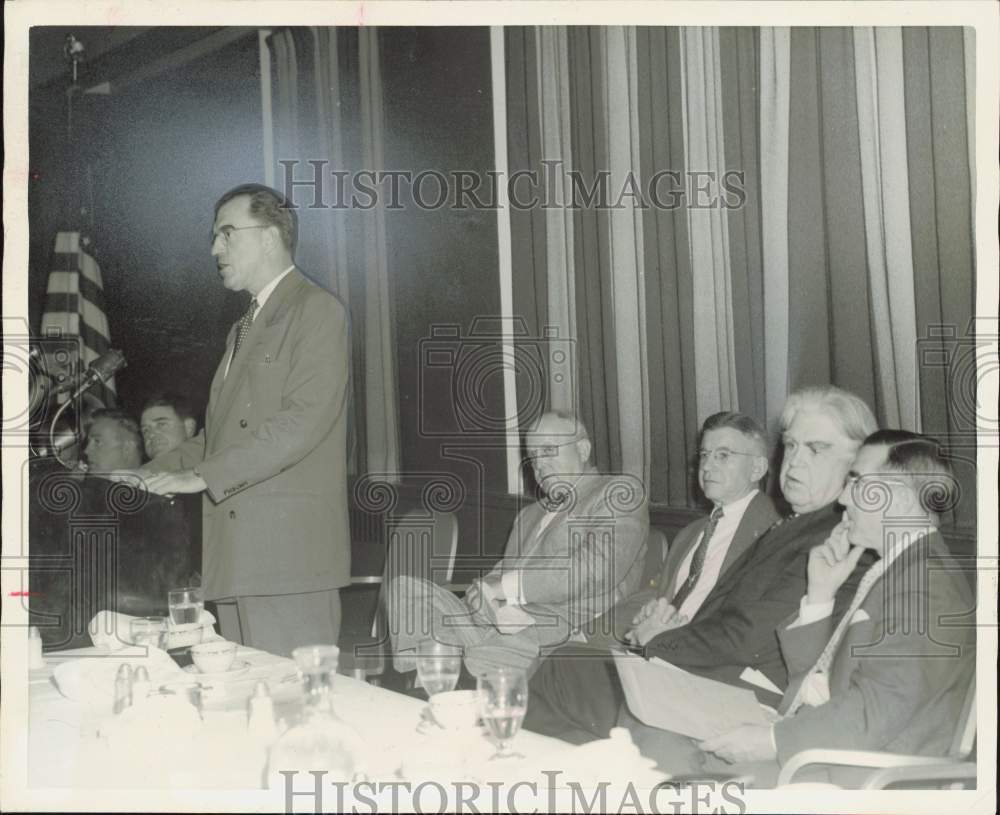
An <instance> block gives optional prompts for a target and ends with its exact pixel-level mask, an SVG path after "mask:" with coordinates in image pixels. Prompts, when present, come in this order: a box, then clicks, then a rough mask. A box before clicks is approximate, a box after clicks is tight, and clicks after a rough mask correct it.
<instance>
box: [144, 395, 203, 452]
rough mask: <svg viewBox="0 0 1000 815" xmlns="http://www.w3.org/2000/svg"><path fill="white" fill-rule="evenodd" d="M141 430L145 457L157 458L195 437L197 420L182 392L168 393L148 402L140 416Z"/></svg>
mask: <svg viewBox="0 0 1000 815" xmlns="http://www.w3.org/2000/svg"><path fill="white" fill-rule="evenodd" d="M139 427H140V429H141V430H142V443H143V446H144V447H145V449H146V456H147V457H148V458H149V459H155V458H158V457H160V456H163V455H166V454H167V453H170V452H172V451H174V450H176V449H177V448H178V447H180V445H182V444H183V443H184V442H186V441H187V440H188V439H192V438H194V436H195V434H196V433H197V432H198V420H197V419H196V418H195V415H194V409H193V408H192V407H191V402H190V400H189V399H187V398H186V397H184V396H182V395H181V394H179V393H172V392H165V393H160V394H156V395H155V396H152V397H151V398H149V399H147V400H146V404H144V405H143V407H142V413H140V414H139ZM178 469H181V468H180V467H178Z"/></svg>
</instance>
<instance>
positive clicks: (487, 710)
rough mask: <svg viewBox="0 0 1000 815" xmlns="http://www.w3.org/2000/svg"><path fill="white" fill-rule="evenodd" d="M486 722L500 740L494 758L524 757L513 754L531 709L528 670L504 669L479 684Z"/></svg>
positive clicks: (480, 707) (494, 735)
mask: <svg viewBox="0 0 1000 815" xmlns="http://www.w3.org/2000/svg"><path fill="white" fill-rule="evenodd" d="M476 687H477V690H478V692H479V710H480V715H481V716H482V718H483V723H484V724H485V725H486V727H487V728H489V731H490V733H491V734H492V735H493V738H494V739H496V741H497V751H496V753H495V754H494V755H493V756H492V758H494V759H497V758H524V756H522V755H521V754H520V753H512V752H510V743H511V742H512V741H513V740H514V737H515V736H516V735H517V733H518V731H519V730H520V729H521V722H522V721H523V720H524V714H525V711H526V710H527V709H528V678H527V677H526V676H525V675H524V671H518V670H514V669H500V670H497V671H494V672H491V673H487V674H483V675H482V676H480V677H479V678H478V679H477V681H476Z"/></svg>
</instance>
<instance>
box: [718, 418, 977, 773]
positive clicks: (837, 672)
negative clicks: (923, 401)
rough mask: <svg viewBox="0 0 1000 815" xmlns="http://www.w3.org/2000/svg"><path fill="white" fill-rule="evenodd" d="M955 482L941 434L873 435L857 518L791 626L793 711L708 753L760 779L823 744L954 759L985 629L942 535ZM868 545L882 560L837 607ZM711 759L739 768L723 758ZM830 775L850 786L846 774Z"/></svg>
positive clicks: (857, 495) (812, 579)
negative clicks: (976, 622) (979, 629)
mask: <svg viewBox="0 0 1000 815" xmlns="http://www.w3.org/2000/svg"><path fill="white" fill-rule="evenodd" d="M954 483H955V482H954V478H953V477H952V475H951V469H950V467H949V465H948V463H947V461H945V459H944V458H943V457H942V455H941V452H940V449H939V446H938V443H937V442H936V441H935V440H934V439H931V438H928V437H926V436H920V435H917V434H915V433H909V432H906V431H902V430H881V431H878V432H877V433H874V434H872V435H871V436H869V437H868V439H866V440H865V443H864V446H863V447H862V448H861V450H860V451H859V452H858V455H857V458H856V459H855V460H854V463H853V465H852V466H851V470H850V473H849V474H848V477H847V479H846V483H845V485H844V489H843V492H842V493H841V496H840V502H841V503H842V504H843V505H844V507H846V511H845V513H844V519H843V521H842V522H841V523H840V524H838V526H837V528H836V529H834V531H833V533H832V534H831V535H830V537H829V538H828V539H827V541H826V542H825V543H823V544H822V545H820V546H817V547H816V548H814V549H813V550H812V551H811V552H810V554H809V562H808V575H809V576H808V588H807V590H806V592H805V594H804V595H803V597H802V598H801V602H800V606H799V608H798V610H797V611H795V612H793V613H792V614H790V615H789V617H788V618H787V619H785V620H783V621H782V622H781V624H780V625H779V627H778V632H777V633H778V637H779V639H780V641H781V650H782V653H783V655H784V657H785V661H786V662H787V664H788V666H789V672H790V674H791V677H792V681H791V683H790V684H789V686H788V689H787V690H786V691H785V695H784V698H783V700H782V704H781V707H780V709H779V712H780V713H782V714H783V715H782V718H781V719H779V720H778V721H777V722H776V723H775V724H773V725H771V726H753V727H751V726H744V727H741V728H738V729H736V730H733V731H732V732H730V733H725V734H723V735H721V736H717V737H715V738H712V739H708V740H706V741H703V742H702V743H701V745H700V747H701V749H702V750H704V751H706V752H707V753H713V754H715V756H718V757H721V758H722V759H725V760H727V761H729V762H735V763H738V764H739V766H728V769H729V771H731V772H737V773H748V774H752V775H754V776H755V777H756V779H757V784H758V785H766V782H767V781H768V780H771V779H773V778H774V777H775V776H776V774H777V770H778V763H779V762H780V763H784V762H785V761H787V760H788V759H789V758H790V757H791V756H793V755H795V754H796V753H798V752H800V751H802V750H807V749H810V748H834V749H837V748H840V749H851V750H886V751H889V752H893V753H916V754H919V755H932V756H933V755H944V753H945V752H946V750H947V748H948V746H949V745H950V743H951V740H952V737H953V735H954V731H955V727H956V723H957V722H958V720H959V717H960V711H961V709H962V704H963V701H964V697H965V694H966V691H967V689H968V687H969V683H970V681H971V680H972V677H973V672H974V670H975V633H976V629H975V627H974V626H971V625H960V624H956V622H955V618H956V617H960V616H963V615H965V614H967V613H968V612H969V611H970V610H971V609H973V608H974V607H975V602H974V599H973V594H972V591H971V589H970V586H969V584H968V581H967V580H966V578H965V576H964V575H963V574H962V573H961V571H960V569H959V567H958V565H957V564H956V563H955V561H954V560H953V559H952V558H951V555H950V553H949V552H948V548H947V546H946V545H945V543H944V540H943V539H942V538H941V535H940V534H939V532H938V524H939V517H938V515H939V510H942V509H949V508H951V505H952V501H953V496H952V491H953V488H954ZM866 551H868V552H872V553H874V554H875V555H876V557H877V560H876V561H875V563H874V565H872V566H870V567H869V568H868V570H867V572H866V574H865V576H864V578H863V579H862V581H861V584H860V586H859V587H858V588H857V589H856V590H855V591H854V592H852V596H851V602H850V604H849V606H848V607H847V608H846V609H844V610H842V611H841V612H840V613H838V612H837V611H836V610H835V608H834V606H835V603H834V598H835V596H836V595H837V594H838V592H839V590H840V589H841V587H842V586H843V584H844V582H845V581H846V580H847V578H848V576H849V575H851V574H852V573H853V572H854V570H855V567H856V565H857V564H858V562H859V560H860V558H861V557H862V555H863V554H864V553H865V552H866ZM972 715H975V713H974V712H973V714H972ZM703 756H704V754H703ZM746 762H757V763H756V764H753V765H746V764H745V763H746ZM704 766H705V767H706V769H715V768H718V769H727V765H725V764H722V763H721V762H719V761H718V759H717V758H715V757H714V756H704ZM818 780H833V781H834V782H836V783H840V784H844V783H848V784H849V783H850V780H849V776H845V775H844V772H843V771H837V770H832V771H831V772H830V775H828V776H826V777H824V778H822V779H818ZM762 781H763V782H765V783H764V784H761V782H762Z"/></svg>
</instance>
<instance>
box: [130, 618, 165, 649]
mask: <svg viewBox="0 0 1000 815" xmlns="http://www.w3.org/2000/svg"><path fill="white" fill-rule="evenodd" d="M128 633H129V640H130V641H131V642H132V644H133V645H141V646H144V647H147V648H160V649H163V648H165V647H166V644H167V619H166V617H136V618H135V619H134V620H131V621H130V622H129V624H128Z"/></svg>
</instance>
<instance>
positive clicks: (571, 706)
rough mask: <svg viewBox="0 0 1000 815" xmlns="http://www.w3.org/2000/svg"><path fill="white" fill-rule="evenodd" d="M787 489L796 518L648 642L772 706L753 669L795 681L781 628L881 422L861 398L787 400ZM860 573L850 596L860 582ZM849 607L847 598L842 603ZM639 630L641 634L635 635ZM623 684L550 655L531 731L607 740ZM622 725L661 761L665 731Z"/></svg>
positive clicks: (533, 699) (811, 392)
mask: <svg viewBox="0 0 1000 815" xmlns="http://www.w3.org/2000/svg"><path fill="white" fill-rule="evenodd" d="M781 428H782V444H783V448H784V451H783V457H782V462H781V472H780V484H781V491H782V494H783V495H784V497H785V499H786V500H787V501H788V503H789V504H790V505H791V507H792V510H793V515H792V516H791V517H789V518H786V519H785V520H784V521H782V522H781V523H780V524H775V525H774V526H773V527H772V528H771V529H770V530H769V531H767V532H765V533H764V534H763V535H762V536H761V537H760V538H759V539H758V540H757V541H756V542H755V543H753V544H752V545H751V546H750V547H748V548H747V550H746V551H745V552H744V553H743V555H742V556H741V557H740V558H738V559H737V561H736V562H735V563H733V564H732V566H731V567H730V568H728V569H727V570H726V572H725V573H724V574H723V575H722V576H721V577H720V578H719V579H718V581H717V582H716V583H715V585H714V586H713V587H712V589H711V591H710V592H709V593H708V596H707V597H706V598H705V599H704V601H703V602H702V603H701V606H700V607H699V608H698V610H697V612H696V613H695V614H694V616H693V617H692V618H691V620H690V622H687V623H685V624H683V625H674V626H673V627H669V626H667V627H666V630H664V631H661V632H660V633H657V634H655V635H654V636H652V637H651V638H648V639H646V638H645V637H642V638H643V639H646V641H645V643H644V644H643V645H644V647H643V654H644V656H645V657H646V658H647V659H650V658H653V657H659V658H660V659H663V660H664V661H666V662H669V663H671V664H673V665H675V666H677V667H679V668H682V669H684V670H687V671H692V672H694V673H697V674H700V675H702V676H707V677H709V678H711V679H716V680H719V681H722V682H727V683H729V684H733V685H736V686H738V687H750V688H751V689H752V690H754V692H755V693H757V695H758V697H759V698H760V699H761V701H763V702H765V703H766V704H770V705H775V704H777V703H778V701H779V699H780V694H775V693H773V692H772V691H768V690H765V689H763V688H761V687H759V683H758V684H752V683H751V684H748V683H747V680H746V676H747V672H746V669H747V668H750V669H753V670H754V671H757V672H759V673H762V674H764V676H765V677H766V678H767V679H768V680H769V681H770V683H772V684H773V685H775V686H777V687H778V688H784V687H785V685H786V684H787V681H788V674H787V670H786V668H785V664H784V662H783V661H782V657H781V652H780V649H779V647H778V640H777V638H776V637H775V634H774V629H775V627H776V626H777V625H778V624H779V622H780V621H781V620H782V619H784V618H785V617H786V616H787V615H788V614H789V612H790V611H792V610H793V609H794V608H795V607H796V606H797V604H798V602H799V598H800V597H801V596H802V594H803V592H804V591H805V587H806V560H807V558H808V556H809V551H810V550H811V549H812V548H813V547H814V546H816V545H818V544H820V543H822V542H823V541H824V540H826V538H827V537H828V536H829V534H830V531H831V530H832V529H833V528H834V526H836V525H837V523H838V522H839V521H840V507H839V506H838V504H837V497H838V495H839V494H840V491H841V488H842V486H843V483H844V477H845V476H846V474H847V470H848V468H849V467H850V464H851V461H853V459H854V455H855V453H856V452H857V450H858V448H859V447H860V446H861V443H862V442H863V441H864V439H865V438H866V437H867V436H868V435H870V434H871V433H872V432H873V431H874V430H875V429H876V424H875V417H874V416H873V415H872V412H871V410H870V409H869V408H868V406H867V405H866V404H865V403H864V402H863V401H862V400H861V399H859V398H858V397H857V396H855V395H854V394H851V393H848V392H847V391H844V390H841V389H840V388H836V387H834V386H832V385H826V386H814V387H807V388H803V389H801V390H799V391H796V392H795V393H793V394H792V395H791V396H789V398H788V400H787V402H786V403H785V407H784V410H783V411H782V415H781ZM859 575H860V568H859V569H858V570H857V571H856V572H855V574H853V575H852V576H851V577H850V578H848V583H847V585H848V588H849V587H850V586H851V585H854V583H855V582H856V581H857V580H860V576H859ZM839 599H840V602H843V599H842V598H839ZM638 633H639V632H637V634H638ZM621 703H622V692H621V686H620V684H619V682H618V676H617V673H616V671H615V669H614V666H613V664H612V661H611V655H610V653H605V655H604V658H602V659H595V658H594V655H593V654H592V653H591V654H587V653H583V654H581V653H580V649H579V646H576V647H575V648H574V647H573V646H570V647H568V648H565V649H560V651H558V652H556V653H554V654H552V655H551V656H550V657H549V659H547V660H546V662H545V664H544V665H543V666H542V668H541V670H539V671H538V673H537V674H536V675H535V676H534V678H533V679H532V682H531V689H530V693H529V701H528V714H527V716H526V718H525V721H524V726H525V727H526V728H527V729H529V730H534V731H537V732H541V733H545V734H546V735H552V736H557V737H560V738H564V739H568V740H572V741H585V740H587V739H588V738H589V739H593V738H606V737H607V735H608V731H609V730H610V728H611V727H613V726H615V724H616V723H618V722H619V713H620V709H621ZM623 718H624V721H623V722H622V723H623V724H625V725H627V726H629V728H630V729H631V730H632V731H633V738H634V739H635V741H636V744H637V745H638V746H639V748H640V750H642V751H643V752H644V754H646V755H650V756H653V757H656V754H657V752H658V749H659V748H658V746H657V742H658V741H659V739H660V737H661V735H662V731H656V730H654V729H653V728H648V727H646V726H644V725H641V724H639V723H638V722H635V721H634V720H631V717H629V716H628V715H627V714H626V715H625V716H624V717H623Z"/></svg>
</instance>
